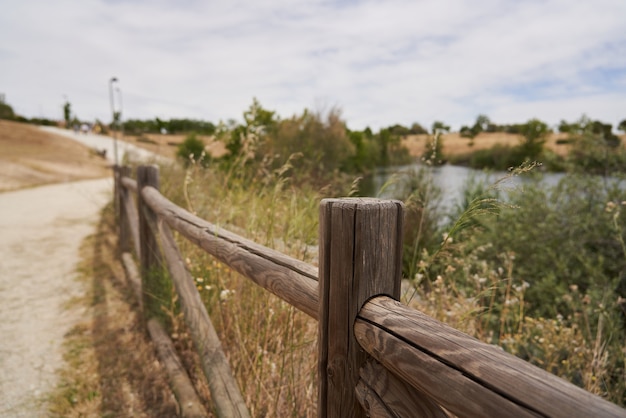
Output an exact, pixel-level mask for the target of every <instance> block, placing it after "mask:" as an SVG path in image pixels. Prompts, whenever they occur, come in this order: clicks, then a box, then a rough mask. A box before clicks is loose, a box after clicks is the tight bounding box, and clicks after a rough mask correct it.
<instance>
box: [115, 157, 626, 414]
mask: <svg viewBox="0 0 626 418" xmlns="http://www.w3.org/2000/svg"><path fill="white" fill-rule="evenodd" d="M129 174H130V169H129V168H127V167H116V169H115V180H116V181H115V203H116V208H117V209H118V213H119V240H120V248H121V250H122V251H123V255H122V259H123V261H124V264H125V266H126V267H127V270H128V271H129V273H130V274H129V276H130V278H131V284H132V286H133V288H134V289H135V292H136V293H137V295H138V297H139V299H140V301H141V302H142V304H143V311H144V315H145V316H146V318H147V319H149V321H148V326H149V330H150V333H151V335H153V338H155V339H156V341H158V343H157V348H158V349H159V354H160V357H161V358H162V359H163V361H164V362H166V364H169V366H166V369H167V370H168V372H170V373H171V374H170V376H171V377H170V380H171V382H172V385H173V386H175V387H176V388H175V389H174V392H175V394H176V396H177V398H178V400H179V404H180V405H181V413H182V415H183V416H202V415H203V414H204V413H205V412H204V411H203V409H202V407H201V406H200V405H199V402H198V401H197V397H195V392H194V391H193V388H192V387H191V385H190V383H189V381H188V380H189V379H188V378H187V376H186V373H185V371H184V370H183V369H182V367H180V364H179V362H178V361H177V360H176V356H175V353H174V352H173V350H172V349H171V343H170V342H169V339H168V337H167V335H165V333H164V332H163V330H162V328H160V325H159V323H158V321H156V320H155V319H154V318H152V316H156V315H157V312H156V311H155V309H156V308H155V306H154V305H155V301H156V299H157V298H158V297H157V296H158V293H159V291H160V290H159V289H160V288H162V286H163V284H162V283H161V284H159V280H162V278H161V277H160V276H159V275H158V274H156V273H157V272H159V271H160V269H161V268H162V266H163V265H166V266H167V268H168V269H169V272H170V276H171V278H172V281H173V283H174V287H175V289H176V292H177V293H178V298H179V301H180V304H181V308H182V311H183V314H184V318H185V322H186V324H187V326H188V328H189V331H190V334H191V336H192V339H193V341H194V344H195V347H196V349H197V352H198V354H199V356H200V360H201V363H202V368H203V371H204V374H205V376H206V378H207V381H208V383H209V387H210V389H211V394H212V398H213V401H214V408H215V411H216V413H217V415H218V416H223V417H246V416H249V412H248V410H247V407H246V405H245V404H244V402H243V397H242V395H241V392H240V390H239V388H238V387H237V384H236V382H235V379H234V378H233V376H232V373H231V369H230V366H229V365H228V363H227V361H226V357H225V356H224V352H223V351H222V347H221V343H220V341H219V339H218V337H217V334H216V332H215V329H214V328H213V325H212V323H211V319H210V317H209V315H208V314H207V310H206V308H205V306H204V305H203V302H202V300H201V298H200V295H199V293H198V291H197V289H196V287H195V285H194V282H193V278H192V277H191V275H190V273H189V271H188V270H187V268H186V266H185V263H184V262H183V258H182V256H181V255H180V253H179V251H178V248H177V245H176V243H175V242H174V239H173V237H172V232H171V230H172V229H174V230H176V231H178V232H179V233H180V234H181V235H182V236H183V237H185V238H187V239H188V240H190V241H191V242H193V243H194V244H196V245H197V246H199V247H200V248H202V249H203V250H204V251H206V252H207V253H209V254H211V255H213V256H214V257H216V258H217V259H218V260H220V261H221V262H223V263H225V264H227V265H228V266H229V267H230V268H231V269H233V270H235V271H237V272H238V273H240V274H242V275H243V276H245V277H247V278H249V279H250V280H252V281H254V282H255V283H257V284H258V285H259V286H262V287H263V288H265V289H267V290H268V291H270V292H272V293H273V294H275V295H277V296H278V297H280V298H282V299H283V300H285V301H287V302H288V303H290V304H291V305H293V306H295V307H296V308H298V309H300V310H302V311H303V312H305V313H306V314H308V315H310V316H311V317H313V318H315V319H317V320H318V322H319V328H318V329H319V333H318V338H319V339H318V345H319V359H318V362H319V363H318V378H319V395H318V411H317V414H318V416H320V417H364V416H374V417H420V416H424V417H449V416H459V417H465V416H467V417H498V418H499V417H505V416H511V417H568V418H570V417H601V416H602V417H605V416H606V417H609V416H610V417H618V416H619V417H626V410H624V409H622V408H620V407H618V406H617V405H615V404H612V403H610V402H607V401H605V400H603V399H602V398H600V397H598V396H595V395H592V394H590V393H588V392H586V391H585V390H583V389H581V388H579V387H577V386H574V385H572V384H570V383H568V382H566V381H564V380H562V379H560V378H558V377H556V376H554V375H552V374H550V373H548V372H546V371H544V370H541V369H539V368H537V367H535V366H532V365H531V364H529V363H527V362H525V361H523V360H521V359H519V358H517V357H515V356H512V355H510V354H507V353H506V352H504V351H503V350H501V349H500V348H498V347H495V346H492V345H489V344H486V343H483V342H480V341H478V340H477V339H475V338H473V337H470V336H468V335H466V334H464V333H462V332H459V331H457V330H455V329H453V328H451V327H449V326H447V325H445V324H443V323H441V322H438V321H437V320H435V319H433V318H430V317H428V316H427V315H424V314H422V313H420V312H419V311H416V310H413V309H411V308H408V307H407V306H404V305H402V304H401V303H399V302H398V299H399V296H400V280H401V277H400V273H401V257H402V218H403V206H402V204H401V203H400V202H397V201H385V200H378V199H354V198H351V199H326V200H322V202H321V204H320V229H319V231H320V236H319V259H320V262H319V269H318V268H315V267H313V266H311V265H308V264H306V263H303V262H301V261H299V260H296V259H293V258H291V257H288V256H286V255H284V254H281V253H279V252H277V251H274V250H272V249H269V248H266V247H263V246H261V245H259V244H256V243H254V242H252V241H249V240H247V239H245V238H243V237H240V236H238V235H236V234H233V233H231V232H228V231H226V230H224V229H221V228H218V227H216V226H215V225H213V224H211V223H209V222H207V221H205V220H203V219H200V218H198V217H196V216H194V215H192V214H191V213H189V212H187V211H186V210H184V209H182V208H180V207H178V206H176V205H174V204H173V203H172V202H170V201H169V200H168V199H167V198H165V197H164V196H162V195H161V194H160V193H159V190H158V189H159V180H158V170H157V167H156V166H140V167H138V169H137V180H136V181H135V180H132V179H131V178H130V177H129ZM133 194H136V202H137V204H135V199H134V198H133ZM131 250H134V252H135V255H136V256H137V258H138V259H139V260H140V269H139V270H140V271H141V279H140V278H139V277H138V275H139V274H138V272H137V269H136V268H135V267H133V262H132V256H131V255H130V254H129V252H130V251H131ZM161 276H162V275H161ZM150 318H152V319H150Z"/></svg>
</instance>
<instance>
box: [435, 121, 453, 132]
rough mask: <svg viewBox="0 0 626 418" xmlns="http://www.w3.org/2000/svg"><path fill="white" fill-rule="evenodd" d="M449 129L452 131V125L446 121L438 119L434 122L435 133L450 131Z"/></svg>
mask: <svg viewBox="0 0 626 418" xmlns="http://www.w3.org/2000/svg"><path fill="white" fill-rule="evenodd" d="M449 131H450V127H449V126H448V125H446V124H445V123H443V122H441V121H438V120H436V121H434V122H433V126H432V132H433V134H434V135H436V134H438V133H443V132H449Z"/></svg>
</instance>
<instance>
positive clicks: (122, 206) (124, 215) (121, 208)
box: [115, 166, 132, 254]
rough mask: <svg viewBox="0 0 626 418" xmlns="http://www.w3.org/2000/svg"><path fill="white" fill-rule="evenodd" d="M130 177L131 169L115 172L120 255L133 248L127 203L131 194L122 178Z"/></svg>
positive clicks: (124, 168) (117, 169)
mask: <svg viewBox="0 0 626 418" xmlns="http://www.w3.org/2000/svg"><path fill="white" fill-rule="evenodd" d="M128 175H130V167H128V166H122V167H116V170H115V202H116V204H115V206H116V208H118V210H117V214H118V218H117V225H118V250H119V252H120V254H123V253H125V252H127V251H130V248H131V244H132V242H131V239H132V238H131V231H130V220H129V219H128V217H129V215H128V210H127V203H126V201H127V200H128V199H129V198H130V193H129V192H128V190H127V189H126V187H124V186H123V185H122V184H121V180H122V178H124V177H126V176H128Z"/></svg>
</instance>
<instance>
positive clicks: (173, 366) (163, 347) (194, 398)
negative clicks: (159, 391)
mask: <svg viewBox="0 0 626 418" xmlns="http://www.w3.org/2000/svg"><path fill="white" fill-rule="evenodd" d="M148 332H149V333H150V338H152V341H153V342H154V345H155V348H156V351H157V355H158V357H159V360H160V361H161V364H163V367H164V369H165V372H166V374H167V378H168V381H169V382H170V387H171V388H172V391H173V392H174V395H175V396H176V400H177V401H178V406H179V410H180V416H181V417H182V418H204V417H206V416H208V414H207V412H206V410H205V409H204V407H203V406H202V403H201V402H200V399H199V398H198V394H197V393H196V390H195V389H194V387H193V384H192V383H191V379H189V375H188V374H187V371H186V370H185V368H184V367H183V364H182V363H181V361H180V359H179V358H178V355H177V354H176V349H175V348H174V344H173V343H172V340H170V337H169V335H167V333H166V332H165V330H164V329H163V327H162V326H161V324H160V323H159V322H158V321H157V320H156V319H154V318H153V319H151V320H149V321H148Z"/></svg>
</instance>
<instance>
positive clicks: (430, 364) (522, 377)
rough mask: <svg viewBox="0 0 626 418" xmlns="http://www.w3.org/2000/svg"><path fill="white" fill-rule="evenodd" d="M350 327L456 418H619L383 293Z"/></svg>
mask: <svg viewBox="0 0 626 418" xmlns="http://www.w3.org/2000/svg"><path fill="white" fill-rule="evenodd" d="M354 332H355V335H356V338H357V341H358V342H359V344H360V345H361V346H362V347H363V348H364V349H365V350H366V351H367V352H368V353H369V354H370V355H372V356H373V357H374V358H375V359H376V360H378V361H379V362H380V363H381V364H382V365H384V366H385V367H386V368H387V369H389V370H390V371H392V372H393V373H394V374H396V375H397V376H399V377H401V378H402V379H403V380H404V381H406V382H407V383H409V384H410V385H412V386H413V387H414V388H415V389H417V390H419V391H420V392H422V393H425V394H427V395H428V396H429V397H430V398H432V399H433V400H435V401H436V402H437V403H438V404H439V405H441V406H443V407H444V408H445V409H447V410H448V411H450V412H452V413H453V414H455V415H458V416H480V417H503V416H512V417H538V416H539V417H563V418H570V417H592V416H595V417H600V416H601V417H624V416H626V410H624V409H622V408H620V407H619V406H617V405H615V404H612V403H610V402H607V401H605V400H604V399H602V398H600V397H599V396H595V395H593V394H591V393H589V392H587V391H585V390H583V389H581V388H579V387H577V386H574V385H572V384H571V383H569V382H566V381H565V380H562V379H560V378H558V377H556V376H554V375H552V374H550V373H548V372H546V371H544V370H542V369H539V368H538V367H535V366H533V365H531V364H530V363H528V362H526V361H524V360H522V359H520V358H517V357H515V356H513V355H511V354H508V353H506V352H505V351H503V350H502V349H500V348H498V347H496V346H493V345H490V344H486V343H483V342H481V341H479V340H477V339H475V338H472V337H470V336H468V335H466V334H464V333H462V332H460V331H458V330H456V329H454V328H452V327H450V326H448V325H446V324H443V323H441V322H439V321H437V320H435V319H433V318H431V317H429V316H427V315H425V314H423V313H421V312H419V311H416V310H413V309H411V308H409V307H407V306H405V305H402V304H401V303H399V302H397V301H395V300H393V299H391V298H389V297H386V296H379V297H376V298H374V299H372V300H370V301H369V302H368V303H366V304H365V305H364V306H363V308H362V309H361V311H360V312H359V315H358V317H357V321H356V324H355V327H354Z"/></svg>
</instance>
